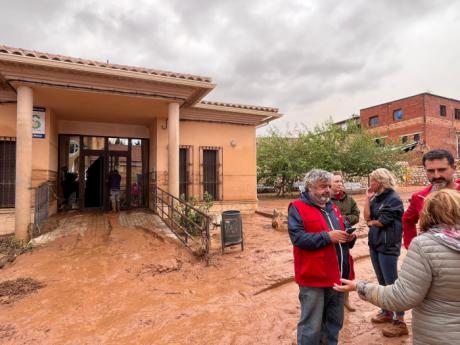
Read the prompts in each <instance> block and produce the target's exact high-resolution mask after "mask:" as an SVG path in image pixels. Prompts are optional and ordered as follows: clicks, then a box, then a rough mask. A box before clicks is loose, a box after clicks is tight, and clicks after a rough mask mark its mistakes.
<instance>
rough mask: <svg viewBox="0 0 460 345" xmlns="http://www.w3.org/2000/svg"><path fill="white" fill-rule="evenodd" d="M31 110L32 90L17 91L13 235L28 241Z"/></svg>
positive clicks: (30, 180)
mask: <svg viewBox="0 0 460 345" xmlns="http://www.w3.org/2000/svg"><path fill="white" fill-rule="evenodd" d="M32 110H33V90H32V89H31V88H30V87H28V86H19V87H18V89H17V114H16V195H15V196H16V204H15V208H16V219H15V235H16V237H17V238H18V239H21V240H28V238H29V233H28V228H29V224H30V214H31V202H30V200H31V189H30V187H31V183H32Z"/></svg>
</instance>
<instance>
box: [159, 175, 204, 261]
mask: <svg viewBox="0 0 460 345" xmlns="http://www.w3.org/2000/svg"><path fill="white" fill-rule="evenodd" d="M152 204H153V211H154V212H155V213H156V214H157V215H158V216H159V217H160V218H161V219H162V220H163V222H165V224H166V225H168V227H169V228H170V229H171V231H172V232H173V233H174V235H176V237H177V238H178V239H179V240H180V241H181V242H182V243H183V244H184V245H185V246H186V247H187V248H189V249H190V250H192V252H194V253H195V254H197V255H198V256H206V255H207V254H208V253H209V247H210V241H211V239H210V234H209V226H210V224H211V217H210V216H209V215H207V214H206V213H204V212H202V211H200V210H199V209H197V208H196V207H194V206H192V205H191V204H189V203H187V202H185V201H184V200H182V199H179V198H177V197H175V196H173V195H171V194H170V193H168V192H166V191H165V190H163V189H161V188H160V187H158V186H157V185H156V184H155V183H154V184H153V185H152Z"/></svg>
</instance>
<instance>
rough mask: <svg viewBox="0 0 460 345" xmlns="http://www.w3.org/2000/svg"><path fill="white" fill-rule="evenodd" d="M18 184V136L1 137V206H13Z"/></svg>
mask: <svg viewBox="0 0 460 345" xmlns="http://www.w3.org/2000/svg"><path fill="white" fill-rule="evenodd" d="M15 185H16V138H12V137H0V208H13V207H14V204H15Z"/></svg>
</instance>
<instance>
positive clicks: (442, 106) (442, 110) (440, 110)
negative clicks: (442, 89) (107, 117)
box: [439, 105, 446, 116]
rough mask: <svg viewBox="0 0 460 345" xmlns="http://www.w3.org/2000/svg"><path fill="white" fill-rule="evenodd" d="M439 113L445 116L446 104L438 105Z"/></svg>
mask: <svg viewBox="0 0 460 345" xmlns="http://www.w3.org/2000/svg"><path fill="white" fill-rule="evenodd" d="M439 115H441V116H446V106H445V105H440V106H439Z"/></svg>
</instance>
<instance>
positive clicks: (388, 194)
mask: <svg viewBox="0 0 460 345" xmlns="http://www.w3.org/2000/svg"><path fill="white" fill-rule="evenodd" d="M395 184H396V182H395V178H394V176H393V175H392V174H391V173H390V172H389V171H388V170H387V169H383V168H380V169H376V170H374V171H373V172H372V173H371V174H370V187H369V190H368V191H367V195H366V198H365V203H364V219H365V220H366V223H367V226H368V227H369V235H368V236H369V251H370V256H371V261H372V266H373V267H374V271H375V275H376V276H377V280H378V282H379V284H380V285H383V286H386V285H391V284H393V283H394V282H395V280H396V279H397V278H398V257H399V255H400V253H401V242H402V223H401V221H402V215H403V213H404V207H403V203H402V201H401V198H400V197H399V195H398V193H396V191H395V190H394V189H393V188H394V186H395ZM371 321H372V322H373V323H391V325H390V326H388V327H385V328H384V329H383V330H382V333H383V335H384V336H386V337H399V336H403V335H407V334H409V331H408V329H407V326H406V323H405V322H404V312H402V311H399V312H394V311H391V310H388V309H382V310H381V311H380V312H379V314H377V315H376V316H374V317H373V318H372V319H371Z"/></svg>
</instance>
